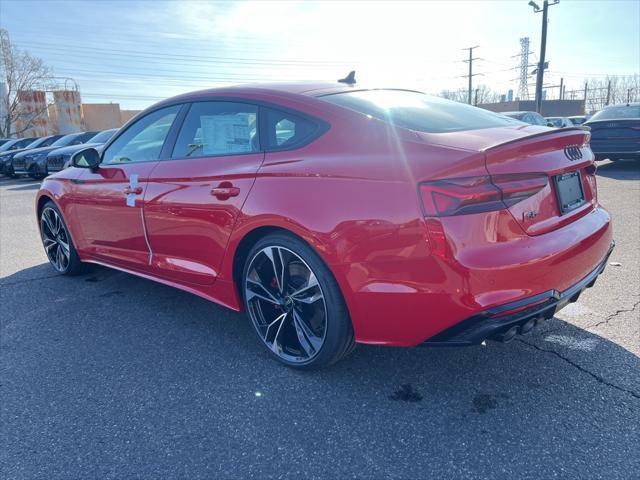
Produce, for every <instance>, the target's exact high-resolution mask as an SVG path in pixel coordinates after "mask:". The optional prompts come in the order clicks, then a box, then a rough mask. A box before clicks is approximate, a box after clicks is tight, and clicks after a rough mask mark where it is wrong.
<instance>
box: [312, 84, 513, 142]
mask: <svg viewBox="0 0 640 480" xmlns="http://www.w3.org/2000/svg"><path fill="white" fill-rule="evenodd" d="M320 98H321V99H322V100H325V101H327V102H331V103H333V104H335V105H340V106H342V107H346V108H349V109H351V110H355V111H357V112H360V113H363V114H365V115H370V116H372V117H375V118H378V119H380V120H384V121H385V122H388V123H391V124H392V125H395V126H398V127H402V128H408V129H410V130H417V131H419V132H428V133H445V132H458V131H461V130H477V129H480V128H492V127H504V126H510V125H520V124H521V123H520V122H518V121H517V120H513V119H511V118H508V117H505V116H504V115H498V114H496V113H493V112H490V111H488V110H483V109H481V108H476V107H472V106H470V105H467V104H464V103H458V102H452V101H450V100H445V99H443V98H438V97H432V96H430V95H425V94H424V93H418V92H410V91H406V90H361V91H356V92H347V93H337V94H331V95H325V96H322V97H320Z"/></svg>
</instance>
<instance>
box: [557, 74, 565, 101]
mask: <svg viewBox="0 0 640 480" xmlns="http://www.w3.org/2000/svg"><path fill="white" fill-rule="evenodd" d="M563 89H564V77H560V93H559V94H558V99H559V100H563V98H562V97H563V96H564V91H563Z"/></svg>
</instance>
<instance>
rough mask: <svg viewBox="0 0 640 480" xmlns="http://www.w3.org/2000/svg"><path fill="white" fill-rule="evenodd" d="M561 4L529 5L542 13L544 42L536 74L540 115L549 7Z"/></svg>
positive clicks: (546, 2)
mask: <svg viewBox="0 0 640 480" xmlns="http://www.w3.org/2000/svg"><path fill="white" fill-rule="evenodd" d="M558 3H560V0H554V1H553V2H551V3H549V0H544V2H543V4H542V8H540V7H539V6H538V4H536V3H535V2H534V1H533V0H532V1H530V2H529V5H531V6H532V7H533V11H534V12H535V13H538V12H542V40H541V44H540V61H539V62H538V71H537V72H536V112H538V113H540V109H541V108H542V82H543V80H544V66H545V61H544V60H545V58H544V57H545V54H546V51H547V12H548V10H549V6H551V5H556V4H558Z"/></svg>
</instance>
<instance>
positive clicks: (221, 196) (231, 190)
mask: <svg viewBox="0 0 640 480" xmlns="http://www.w3.org/2000/svg"><path fill="white" fill-rule="evenodd" d="M211 195H213V196H214V197H216V198H217V199H218V200H227V199H228V198H230V197H237V196H238V195H240V189H239V188H238V187H234V186H233V184H232V183H231V182H222V183H221V184H220V185H218V186H217V187H215V188H212V189H211Z"/></svg>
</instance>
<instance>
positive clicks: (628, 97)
mask: <svg viewBox="0 0 640 480" xmlns="http://www.w3.org/2000/svg"><path fill="white" fill-rule="evenodd" d="M631 90H633V88H627V103H631Z"/></svg>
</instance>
